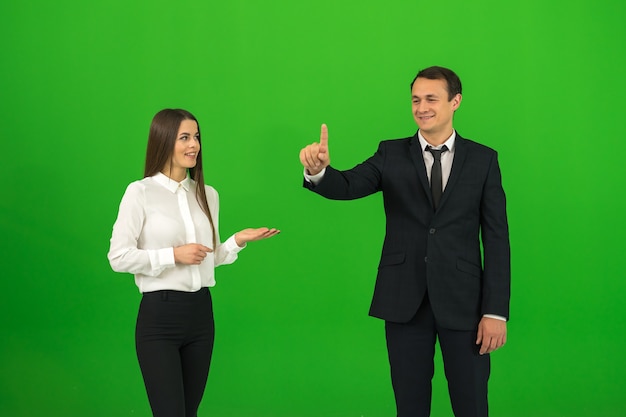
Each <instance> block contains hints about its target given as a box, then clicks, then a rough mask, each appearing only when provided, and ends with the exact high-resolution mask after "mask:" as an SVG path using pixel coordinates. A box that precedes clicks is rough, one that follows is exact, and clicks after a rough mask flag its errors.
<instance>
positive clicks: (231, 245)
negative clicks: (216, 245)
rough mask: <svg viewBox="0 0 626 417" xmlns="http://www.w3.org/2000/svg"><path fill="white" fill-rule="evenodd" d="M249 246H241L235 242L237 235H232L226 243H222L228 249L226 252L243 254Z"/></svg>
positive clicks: (245, 244)
mask: <svg viewBox="0 0 626 417" xmlns="http://www.w3.org/2000/svg"><path fill="white" fill-rule="evenodd" d="M247 245H248V244H247V243H244V245H243V246H239V245H238V244H237V241H236V240H235V235H232V236H231V237H229V238H228V239H226V242H224V243H222V246H223V247H224V249H226V251H228V252H234V253H238V252H241V251H242V250H243V249H244V248H245V247H246V246H247Z"/></svg>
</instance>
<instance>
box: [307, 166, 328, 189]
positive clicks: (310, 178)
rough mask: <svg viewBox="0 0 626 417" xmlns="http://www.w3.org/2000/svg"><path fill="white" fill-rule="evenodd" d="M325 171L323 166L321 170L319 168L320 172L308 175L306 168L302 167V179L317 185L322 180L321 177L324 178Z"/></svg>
mask: <svg viewBox="0 0 626 417" xmlns="http://www.w3.org/2000/svg"><path fill="white" fill-rule="evenodd" d="M325 173H326V168H324V169H323V170H321V171H320V172H318V173H317V174H315V175H309V174H307V172H306V168H305V169H304V179H305V180H307V182H310V183H311V184H313V185H317V184H319V182H320V181H321V180H322V178H324V174H325Z"/></svg>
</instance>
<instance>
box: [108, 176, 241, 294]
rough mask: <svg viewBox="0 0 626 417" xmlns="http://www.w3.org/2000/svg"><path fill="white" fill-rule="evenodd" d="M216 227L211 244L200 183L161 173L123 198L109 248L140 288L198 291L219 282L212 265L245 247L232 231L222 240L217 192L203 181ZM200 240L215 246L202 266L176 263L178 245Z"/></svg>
mask: <svg viewBox="0 0 626 417" xmlns="http://www.w3.org/2000/svg"><path fill="white" fill-rule="evenodd" d="M205 189H206V194H207V200H208V203H209V209H210V211H211V216H212V219H213V224H214V226H215V231H216V241H217V248H213V234H212V230H211V224H210V223H209V219H208V218H207V216H206V214H204V212H203V211H202V209H201V208H200V205H199V204H198V201H197V200H196V183H195V182H194V181H193V180H192V179H190V178H186V179H185V180H183V181H182V182H180V183H178V182H176V181H174V180H172V179H170V178H168V177H167V176H165V175H163V174H161V173H159V174H157V175H155V176H153V177H147V178H144V179H142V180H139V181H135V182H133V183H131V184H130V185H129V186H128V188H127V189H126V192H125V193H124V196H123V197H122V201H121V203H120V208H119V212H118V216H117V220H116V221H115V224H114V225H113V234H112V236H111V246H110V249H109V253H108V258H109V262H110V264H111V267H112V268H113V270H114V271H116V272H128V273H131V274H134V275H135V283H136V284H137V287H138V288H139V291H140V292H142V293H144V292H151V291H158V290H177V291H187V292H195V291H198V290H199V289H200V288H202V287H212V286H214V285H215V271H214V268H215V267H216V266H218V265H223V264H230V263H232V262H234V261H235V260H236V259H237V254H238V253H239V251H241V250H242V249H243V248H242V247H239V246H238V245H237V242H236V241H235V238H234V235H233V236H231V237H230V238H228V240H226V242H224V243H220V239H219V233H218V230H219V227H218V223H219V222H218V218H219V196H218V194H217V191H215V189H214V188H213V187H211V186H208V185H205ZM188 243H199V244H202V245H204V246H208V247H209V248H212V249H213V252H210V253H208V254H207V256H206V258H205V259H204V260H203V261H202V263H201V264H200V265H183V264H176V263H175V262H174V248H175V247H177V246H181V245H185V244H188Z"/></svg>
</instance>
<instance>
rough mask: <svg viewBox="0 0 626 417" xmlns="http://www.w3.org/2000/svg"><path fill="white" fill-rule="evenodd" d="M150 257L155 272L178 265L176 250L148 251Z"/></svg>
mask: <svg viewBox="0 0 626 417" xmlns="http://www.w3.org/2000/svg"><path fill="white" fill-rule="evenodd" d="M148 257H149V258H150V266H151V267H152V270H153V271H158V270H159V269H163V268H166V267H168V266H174V265H176V261H175V260H174V248H163V249H156V250H155V249H148Z"/></svg>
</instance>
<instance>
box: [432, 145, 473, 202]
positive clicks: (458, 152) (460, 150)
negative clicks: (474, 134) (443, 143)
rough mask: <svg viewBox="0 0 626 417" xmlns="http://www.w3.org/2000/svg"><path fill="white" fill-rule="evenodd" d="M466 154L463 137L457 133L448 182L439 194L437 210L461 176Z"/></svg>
mask: <svg viewBox="0 0 626 417" xmlns="http://www.w3.org/2000/svg"><path fill="white" fill-rule="evenodd" d="M466 156H467V149H466V148H465V139H463V138H462V137H460V136H459V134H458V133H457V135H456V139H455V142H454V159H453V160H452V169H451V170H450V176H449V177H448V183H447V184H446V189H445V190H444V191H443V194H442V195H441V201H440V202H439V207H438V210H439V209H441V207H442V206H443V205H444V204H446V200H447V199H448V196H449V195H450V194H451V193H452V191H453V190H454V186H455V185H456V183H457V182H458V181H459V178H461V172H462V171H463V164H464V163H465V157H466Z"/></svg>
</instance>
